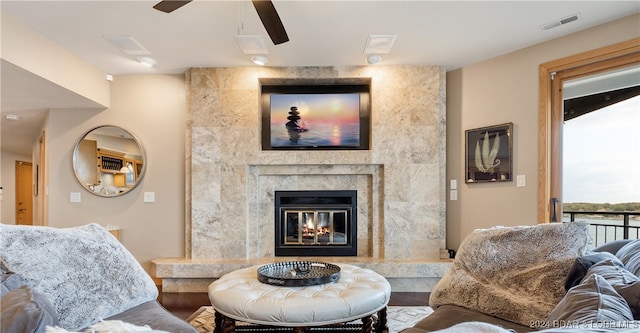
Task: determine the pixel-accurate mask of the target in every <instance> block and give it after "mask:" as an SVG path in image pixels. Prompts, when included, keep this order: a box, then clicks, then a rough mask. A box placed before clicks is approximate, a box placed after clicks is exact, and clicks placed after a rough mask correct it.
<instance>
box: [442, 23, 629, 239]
mask: <svg viewBox="0 0 640 333" xmlns="http://www.w3.org/2000/svg"><path fill="white" fill-rule="evenodd" d="M639 36H640V15H633V16H629V17H626V18H623V19H620V20H617V21H614V22H611V23H608V24H604V25H601V26H598V27H595V28H592V29H589V30H585V31H582V32H579V33H575V34H572V35H570V36H567V37H564V38H559V39H555V40H552V41H549V42H545V43H541V44H538V45H534V46H531V47H528V48H525V49H522V50H519V51H516V52H513V53H509V54H506V55H503V56H500V57H496V58H493V59H490V60H488V61H484V62H481V63H478V64H474V65H471V66H467V67H464V68H462V69H459V70H456V71H452V72H450V73H448V74H447V179H448V180H450V179H456V180H457V181H458V200H457V201H451V200H448V201H447V247H449V248H458V246H459V245H460V243H461V242H462V240H463V239H464V237H465V236H466V235H468V234H469V233H470V232H472V231H473V230H474V229H476V228H488V227H492V226H496V225H504V226H514V225H532V224H536V223H537V182H538V175H537V172H538V144H537V142H538V141H537V140H538V131H537V126H538V67H539V65H540V64H542V63H545V62H548V61H551V60H555V59H559V58H563V57H566V56H570V55H574V54H577V53H581V52H585V51H589V50H592V49H596V48H599V47H603V46H607V45H611V44H615V43H617V42H622V41H626V40H630V39H632V38H637V37H639ZM506 122H513V124H514V131H513V132H514V140H513V158H514V165H513V174H514V175H525V176H526V187H516V184H515V181H513V182H505V183H484V184H465V183H464V167H465V166H464V153H465V151H464V150H465V147H464V134H465V130H467V129H473V128H478V127H483V126H488V125H494V124H501V123H506ZM448 185H449V183H448V182H447V186H448ZM447 189H448V188H447Z"/></svg>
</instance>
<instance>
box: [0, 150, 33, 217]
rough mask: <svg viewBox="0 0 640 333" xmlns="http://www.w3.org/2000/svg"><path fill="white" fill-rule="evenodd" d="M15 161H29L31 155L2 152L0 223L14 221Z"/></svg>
mask: <svg viewBox="0 0 640 333" xmlns="http://www.w3.org/2000/svg"><path fill="white" fill-rule="evenodd" d="M16 161H24V162H31V156H28V155H20V154H15V153H12V152H3V153H2V162H1V163H2V167H1V168H2V169H1V170H2V177H0V179H2V180H4V181H3V182H2V189H3V191H2V193H3V195H2V200H1V201H0V204H1V207H2V210H0V211H1V215H0V223H5V224H15V223H16V186H15V179H16Z"/></svg>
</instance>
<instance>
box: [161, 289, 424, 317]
mask: <svg viewBox="0 0 640 333" xmlns="http://www.w3.org/2000/svg"><path fill="white" fill-rule="evenodd" d="M158 301H159V302H160V304H162V306H164V307H165V308H166V309H167V310H169V312H171V313H173V314H174V315H176V316H177V317H180V318H182V319H187V318H188V317H189V316H190V315H191V314H192V313H194V312H195V311H196V310H198V309H199V308H200V307H201V306H205V305H211V302H210V301H209V296H208V295H207V293H160V295H159V296H158ZM389 305H403V306H426V305H429V293H427V292H421V293H412V292H392V293H391V299H390V300H389Z"/></svg>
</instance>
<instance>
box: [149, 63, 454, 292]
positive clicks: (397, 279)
mask: <svg viewBox="0 0 640 333" xmlns="http://www.w3.org/2000/svg"><path fill="white" fill-rule="evenodd" d="M264 78H270V80H272V81H274V82H275V83H278V80H281V81H282V83H286V80H289V79H296V80H308V81H309V83H317V82H323V83H324V82H325V81H327V80H332V79H334V78H340V79H346V78H369V79H370V82H371V119H370V121H371V129H370V131H371V147H370V149H369V150H348V151H347V150H339V151H308V150H298V151H273V150H272V151H265V150H262V149H261V131H262V128H261V113H260V101H259V96H260V84H259V82H261V80H263V79H264ZM445 78H446V72H445V70H444V69H443V68H439V67H438V66H344V67H261V68H242V67H238V68H192V69H190V70H189V71H188V72H187V73H186V80H187V86H188V103H189V114H188V120H187V121H188V126H187V133H186V147H185V157H186V159H185V162H186V164H185V168H186V169H185V175H186V181H185V184H186V188H185V207H186V210H185V256H184V257H183V258H158V259H154V260H153V262H154V264H155V274H156V277H158V278H161V279H162V284H163V290H167V291H187V290H189V291H201V290H206V287H207V286H208V284H209V283H211V281H212V280H213V279H215V278H218V277H220V276H222V275H223V274H225V273H228V272H230V271H232V270H235V269H239V268H243V267H247V266H249V265H255V264H259V263H266V262H273V261H278V260H288V258H286V257H276V256H275V253H274V252H275V251H274V248H275V245H274V232H275V231H274V193H275V191H289V190H353V189H355V190H357V191H358V195H357V198H358V203H357V205H358V207H357V208H358V209H357V232H358V234H357V256H341V257H333V258H330V257H324V258H325V259H324V260H327V261H331V262H336V263H350V264H355V265H357V266H360V267H364V268H369V269H372V270H374V271H376V272H378V273H380V274H381V275H383V276H385V277H386V278H387V279H388V280H389V282H390V283H391V285H392V289H393V290H394V291H429V290H430V288H431V287H432V286H433V285H434V284H435V283H436V282H437V281H438V280H439V277H440V276H442V274H444V272H445V271H446V269H447V268H448V266H449V261H448V260H446V261H442V260H440V249H444V248H445V239H446V233H445V230H446V225H445V209H446V196H445V194H446V179H445V171H446V169H445V161H446V159H445V151H446V133H445V129H446V126H445V125H446V122H445V118H446V117H445V115H446V112H445V111H446V107H445V100H446V99H445V86H446V84H445V83H446V82H445Z"/></svg>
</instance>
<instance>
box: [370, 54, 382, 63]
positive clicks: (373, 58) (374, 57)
mask: <svg viewBox="0 0 640 333" xmlns="http://www.w3.org/2000/svg"><path fill="white" fill-rule="evenodd" d="M366 60H367V64H369V65H373V64H377V63H379V62H380V61H382V57H381V56H379V55H377V54H371V55H369V56H368V57H367V59H366Z"/></svg>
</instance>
